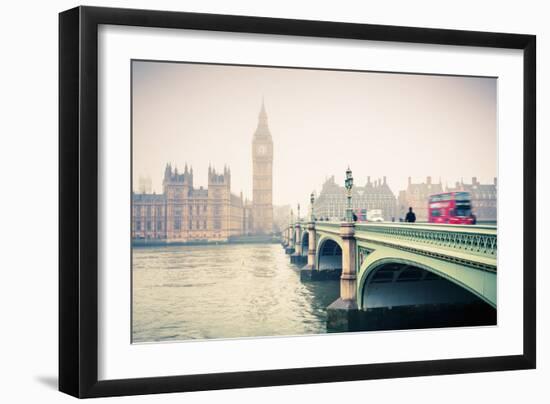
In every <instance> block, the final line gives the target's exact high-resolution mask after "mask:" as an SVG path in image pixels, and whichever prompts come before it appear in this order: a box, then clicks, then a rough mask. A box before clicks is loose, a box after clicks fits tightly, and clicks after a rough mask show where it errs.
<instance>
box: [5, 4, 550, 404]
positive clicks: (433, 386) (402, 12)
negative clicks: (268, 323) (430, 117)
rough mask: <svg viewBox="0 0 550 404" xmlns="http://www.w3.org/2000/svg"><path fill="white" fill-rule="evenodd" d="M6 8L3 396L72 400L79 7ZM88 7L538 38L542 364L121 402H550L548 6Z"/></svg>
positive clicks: (9, 398)
mask: <svg viewBox="0 0 550 404" xmlns="http://www.w3.org/2000/svg"><path fill="white" fill-rule="evenodd" d="M76 5H78V3H76V2H73V1H58V2H56V4H52V3H47V2H38V1H26V2H18V3H17V2H11V3H4V4H3V7H2V17H3V18H2V24H0V30H1V31H0V32H1V35H0V38H1V42H0V43H1V45H2V46H1V48H0V49H1V52H2V53H1V55H2V59H1V63H0V103H1V109H0V110H1V111H2V114H1V115H0V117H1V118H0V139H1V140H0V141H1V146H0V173H1V174H0V175H1V179H0V184H1V185H2V186H1V191H0V212H2V215H1V219H0V220H1V222H2V230H1V231H0V252H1V253H2V259H1V260H0V308H1V317H0V380H1V382H0V384H1V386H2V388H1V389H0V401H2V402H7V403H19V402H41V403H50V402H52V403H58V402H60V403H61V402H68V401H69V400H71V399H70V397H68V396H66V395H63V394H61V393H59V392H57V391H56V385H57V217H58V215H57V169H58V167H57V158H58V156H57V36H58V27H57V13H58V12H60V11H62V10H65V9H68V8H71V7H74V6H76ZM88 5H98V6H111V7H133V8H156V9H165V10H181V11H197V12H210V13H225V14H245V15H259V16H272V17H283V18H303V19H317V20H335V21H347V22H361V23H374V24H388V25H408V26H420V27H433V28H454V29H467V30H483V31H501V32H518V33H531V34H536V35H537V41H538V49H537V51H538V61H537V70H538V77H537V80H538V86H537V88H538V96H537V103H538V108H537V113H538V125H537V130H538V134H539V136H538V161H539V164H538V168H537V169H538V181H537V183H538V189H539V192H538V198H537V199H538V205H539V209H538V217H539V220H538V228H539V231H538V250H539V254H538V257H537V258H538V263H539V265H538V285H539V287H538V302H537V303H538V307H539V310H538V341H539V343H538V369H537V370H533V371H521V372H500V373H488V374H468V375H459V376H439V377H422V378H410V379H397V380H378V381H364V382H347V383H332V384H324V385H304V386H285V387H273V388H262V389H244V390H227V391H216V392H200V393H185V394H168V395H157V396H142V397H130V398H116V399H110V401H116V402H123V401H124V402H130V403H145V402H147V403H151V402H158V403H168V402H173V403H175V402H181V400H186V402H189V403H207V402H234V401H240V402H242V403H253V402H259V401H261V402H268V403H271V402H273V403H279V402H300V401H302V402H303V401H315V402H318V403H335V402H341V400H343V399H345V400H362V401H363V400H364V401H368V402H370V403H382V402H384V403H393V402H399V401H407V402H408V403H417V402H418V403H420V402H421V403H441V402H445V403H449V404H450V403H461V404H464V403H465V402H471V403H475V402H482V401H487V402H511V403H516V402H521V401H527V402H535V403H543V402H548V399H549V398H550V392H549V390H548V386H547V383H548V380H550V379H549V378H550V350H549V343H548V341H550V323H549V321H548V312H547V310H548V307H550V276H549V274H548V272H547V271H544V267H545V266H546V262H547V260H548V259H550V254H549V250H548V248H547V245H548V243H549V242H550V236H549V234H548V232H544V227H547V226H550V219H549V216H548V215H547V214H546V211H547V210H548V209H547V208H546V206H545V205H544V204H543V201H546V200H548V198H550V193H549V191H548V188H545V187H546V186H547V185H548V181H547V177H546V176H545V175H544V171H545V170H546V171H547V170H549V169H550V162H549V160H548V159H545V157H546V156H545V155H544V152H545V151H546V150H549V149H550V147H549V146H550V140H549V139H548V137H547V136H543V134H547V133H548V132H549V130H550V118H549V117H548V115H547V111H549V110H550V93H549V92H550V85H549V84H550V79H549V77H548V74H546V73H545V72H549V71H550V25H548V18H547V17H548V11H547V10H545V2H536V1H522V2H519V1H515V2H509V3H505V2H501V1H500V2H499V1H486V2H479V1H462V2H460V3H457V2H453V3H451V2H449V3H446V2H440V1H415V2H410V1H406V0H404V1H393V2H389V1H388V2H382V1H377V2H372V3H369V2H366V1H363V2H352V1H345V0H340V1H338V2H330V3H329V2H327V3H326V4H320V2H313V1H312V2H307V1H297V0H294V1H288V2H284V1H282V0H279V1H270V2H260V1H253V0H232V1H231V2H227V1H223V0H219V1H216V0H202V1H201V0H196V1H168V0H159V1H155V2H146V1H137V0H136V1H115V0H111V1H91V2H89V3H88Z"/></svg>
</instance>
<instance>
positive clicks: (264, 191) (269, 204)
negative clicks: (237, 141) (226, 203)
mask: <svg viewBox="0 0 550 404" xmlns="http://www.w3.org/2000/svg"><path fill="white" fill-rule="evenodd" d="M252 222H253V228H254V233H256V234H271V233H272V232H273V140H272V139H271V133H270V131H269V126H268V124H267V113H266V112H265V105H264V103H263V101H262V109H261V111H260V115H259V117H258V127H257V128H256V131H255V132H254V137H253V139H252Z"/></svg>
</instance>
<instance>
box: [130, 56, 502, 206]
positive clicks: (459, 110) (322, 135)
mask: <svg viewBox="0 0 550 404" xmlns="http://www.w3.org/2000/svg"><path fill="white" fill-rule="evenodd" d="M132 69H133V72H132V77H133V84H132V91H133V100H132V108H133V112H132V117H133V122H132V124H133V134H132V137H133V139H132V140H133V156H132V157H133V172H132V175H133V189H137V188H138V185H139V178H140V177H149V178H150V179H151V182H152V189H153V190H154V191H156V192H157V193H161V192H162V176H163V174H164V168H165V166H166V163H171V164H172V166H174V165H176V166H177V167H178V170H180V171H183V169H184V166H185V164H186V163H187V164H188V165H191V166H193V171H194V179H195V184H194V185H195V187H196V188H198V187H200V186H203V187H207V185H208V184H207V173H208V166H209V164H211V165H212V166H213V167H215V168H216V169H217V170H221V171H223V167H224V165H228V166H229V167H230V168H231V174H232V176H231V181H232V183H231V190H232V192H233V193H235V194H237V195H238V194H239V193H240V192H241V191H242V192H243V194H244V196H245V197H248V199H251V197H252V153H251V152H252V147H251V143H252V135H253V133H254V130H255V128H256V125H257V121H258V113H259V111H260V107H261V103H262V98H264V99H265V106H266V110H267V114H268V117H269V127H270V130H271V134H272V138H273V144H274V161H273V204H274V205H287V204H290V205H293V206H295V205H296V203H298V202H299V203H300V204H302V206H307V201H308V199H309V194H310V193H311V192H312V191H314V190H315V191H316V192H317V193H318V192H319V191H320V189H321V185H322V184H323V182H324V181H325V180H326V179H327V178H328V177H330V176H332V175H334V176H335V180H336V182H337V183H339V184H340V185H343V182H344V175H345V170H346V168H347V167H348V166H350V168H351V169H352V171H353V176H354V179H355V184H356V185H358V186H363V185H364V184H365V183H366V182H367V177H368V176H370V177H371V181H374V180H376V179H379V178H382V177H383V176H386V177H387V182H388V185H389V186H390V188H391V190H392V191H393V193H394V194H395V195H396V196H397V194H398V192H399V191H400V190H402V189H405V188H406V185H407V178H408V177H409V176H411V177H412V180H413V182H424V181H425V180H426V177H427V176H431V177H432V181H433V182H439V178H440V177H441V180H442V183H443V185H445V183H448V185H449V186H453V185H454V183H455V182H456V181H460V180H461V178H462V179H463V180H464V182H466V183H470V181H471V177H477V178H478V181H480V182H482V183H492V182H493V178H494V177H496V176H497V160H496V158H497V157H496V156H497V126H496V125H497V123H496V108H497V105H496V91H497V80H496V79H494V78H474V77H452V76H433V75H417V74H414V75H413V74H395V73H371V72H347V71H327V70H309V69H290V68H263V67H243V66H224V65H203V64H189V63H167V62H148V61H134V62H133V63H132ZM304 212H305V210H304Z"/></svg>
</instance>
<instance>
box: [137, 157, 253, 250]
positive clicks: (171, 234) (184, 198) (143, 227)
mask: <svg viewBox="0 0 550 404" xmlns="http://www.w3.org/2000/svg"><path fill="white" fill-rule="evenodd" d="M163 189H164V192H163V194H161V195H155V194H152V195H151V194H134V195H133V198H132V199H133V212H132V222H133V223H132V237H133V238H136V239H167V240H171V241H182V242H186V241H192V240H205V241H220V240H226V239H228V238H229V237H230V236H236V235H241V234H244V233H245V228H246V227H247V224H246V223H245V204H244V202H243V199H242V195H240V196H237V195H234V194H232V193H231V171H230V169H229V168H224V171H223V174H221V173H217V172H216V170H215V169H213V168H211V167H209V168H208V189H204V188H203V187H200V188H195V187H194V186H193V168H191V169H188V168H187V166H186V167H185V171H184V172H183V173H181V174H180V173H178V170H177V168H176V169H172V166H171V165H170V164H168V165H166V169H165V172H164V181H163Z"/></svg>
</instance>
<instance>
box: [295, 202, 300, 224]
mask: <svg viewBox="0 0 550 404" xmlns="http://www.w3.org/2000/svg"><path fill="white" fill-rule="evenodd" d="M299 221H300V204H298V217H297V219H296V222H299Z"/></svg>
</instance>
